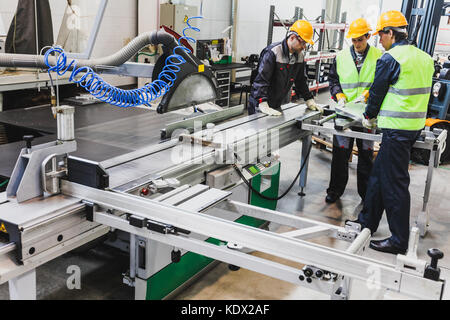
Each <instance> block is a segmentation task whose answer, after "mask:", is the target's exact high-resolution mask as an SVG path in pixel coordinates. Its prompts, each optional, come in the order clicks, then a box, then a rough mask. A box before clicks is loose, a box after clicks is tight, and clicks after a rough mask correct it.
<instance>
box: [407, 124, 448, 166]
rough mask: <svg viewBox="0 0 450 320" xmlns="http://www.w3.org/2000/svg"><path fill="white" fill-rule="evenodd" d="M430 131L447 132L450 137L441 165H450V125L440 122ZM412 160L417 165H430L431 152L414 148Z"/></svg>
mask: <svg viewBox="0 0 450 320" xmlns="http://www.w3.org/2000/svg"><path fill="white" fill-rule="evenodd" d="M430 129H431V130H433V129H444V130H447V132H448V135H447V141H446V146H445V149H444V151H443V152H442V155H441V162H440V164H445V163H449V162H450V123H448V122H445V121H442V122H438V123H436V124H435V125H433V126H432V127H431V128H430ZM411 160H412V161H414V162H416V163H420V164H424V165H428V162H429V161H430V151H429V150H423V149H416V148H413V150H412V152H411Z"/></svg>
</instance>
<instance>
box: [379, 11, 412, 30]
mask: <svg viewBox="0 0 450 320" xmlns="http://www.w3.org/2000/svg"><path fill="white" fill-rule="evenodd" d="M407 25H408V21H406V18H405V16H404V15H403V13H401V12H400V11H397V10H391V11H387V12H385V13H383V14H382V15H381V17H380V18H379V19H378V24H377V30H376V31H375V33H374V35H377V34H378V32H380V31H381V30H383V29H384V28H386V27H406V26H407Z"/></svg>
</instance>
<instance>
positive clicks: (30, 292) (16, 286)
mask: <svg viewBox="0 0 450 320" xmlns="http://www.w3.org/2000/svg"><path fill="white" fill-rule="evenodd" d="M8 284H9V297H10V299H11V300H36V269H33V270H31V271H28V272H27V273H24V274H22V275H20V276H18V277H17V278H14V279H12V280H9V282H8Z"/></svg>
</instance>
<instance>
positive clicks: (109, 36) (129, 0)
mask: <svg viewBox="0 0 450 320" xmlns="http://www.w3.org/2000/svg"><path fill="white" fill-rule="evenodd" d="M17 2H18V1H17V0H8V1H5V0H3V1H2V5H1V6H0V15H1V17H2V19H3V22H4V24H5V28H6V29H7V30H8V28H9V25H10V23H11V21H12V19H13V17H14V13H15V10H16V7H17ZM49 2H50V8H51V10H52V20H53V33H54V39H55V41H56V39H57V37H58V32H59V29H60V26H61V22H62V20H63V16H64V11H65V9H66V4H67V2H66V1H63V0H49ZM80 3H82V2H80ZM99 3H100V0H86V1H84V4H81V5H80V9H81V12H82V25H83V26H84V27H83V28H87V29H90V28H91V26H92V24H93V22H94V20H95V16H96V8H97V7H98V4H99ZM136 35H137V1H136V0H110V1H109V2H108V5H107V7H106V11H105V14H104V17H103V22H102V24H101V27H100V31H99V34H98V37H97V41H96V43H95V46H94V50H93V52H92V57H102V56H105V55H109V54H111V53H113V52H115V51H117V50H119V49H120V48H122V47H123V46H124V44H126V43H127V42H128V41H129V40H130V39H132V38H134V37H135V36H136ZM104 78H105V80H107V81H109V82H111V83H112V84H114V85H127V84H132V83H135V79H134V78H128V77H117V76H105V77H104Z"/></svg>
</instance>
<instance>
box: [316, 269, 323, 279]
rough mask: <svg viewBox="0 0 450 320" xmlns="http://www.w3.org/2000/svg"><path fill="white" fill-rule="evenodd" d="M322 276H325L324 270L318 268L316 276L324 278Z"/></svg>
mask: <svg viewBox="0 0 450 320" xmlns="http://www.w3.org/2000/svg"><path fill="white" fill-rule="evenodd" d="M322 276H323V271H322V270H317V271H316V277H317V278H322Z"/></svg>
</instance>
